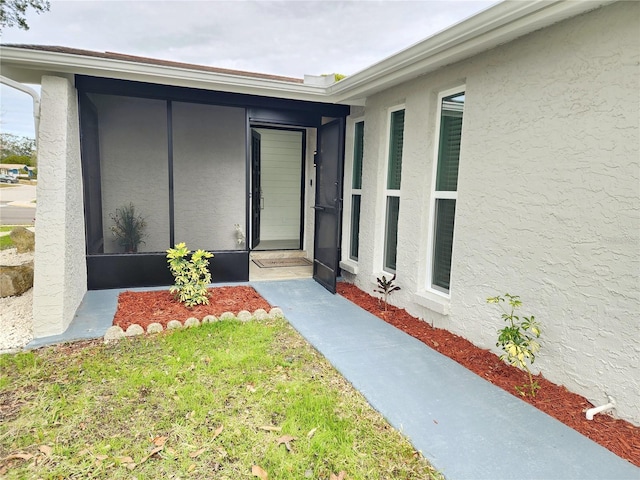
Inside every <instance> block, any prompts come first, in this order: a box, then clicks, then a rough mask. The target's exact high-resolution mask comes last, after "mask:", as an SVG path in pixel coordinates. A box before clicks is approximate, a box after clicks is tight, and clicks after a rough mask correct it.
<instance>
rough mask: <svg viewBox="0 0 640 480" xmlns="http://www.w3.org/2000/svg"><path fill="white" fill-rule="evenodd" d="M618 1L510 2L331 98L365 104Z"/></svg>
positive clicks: (353, 79)
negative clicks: (369, 98) (383, 93)
mask: <svg viewBox="0 0 640 480" xmlns="http://www.w3.org/2000/svg"><path fill="white" fill-rule="evenodd" d="M615 1H617V0H599V1H565V0H554V1H550V0H536V1H530V2H520V1H505V2H502V3H499V4H497V5H495V6H493V7H490V8H489V9H487V10H485V11H483V12H480V13H478V14H477V15H475V16H473V17H471V18H469V19H467V20H464V21H462V22H460V23H458V24H456V25H454V26H452V27H449V28H448V29H446V30H443V31H442V32H440V33H437V34H435V35H433V36H431V37H429V38H427V39H425V40H423V41H421V42H419V43H417V44H415V45H413V46H411V47H409V48H407V49H405V50H403V51H401V52H399V53H397V54H395V55H392V56H390V57H388V58H386V59H384V60H382V61H380V62H378V63H376V64H374V65H372V66H370V67H368V68H366V69H364V70H362V71H360V72H358V73H356V74H354V75H350V76H348V77H346V78H344V79H343V80H341V81H340V82H337V83H335V84H333V85H331V86H330V87H328V89H327V94H328V95H329V96H330V97H331V99H332V100H333V101H334V102H337V103H350V104H361V103H362V101H363V100H364V99H366V97H367V96H369V95H372V94H374V93H376V92H379V91H381V90H384V89H386V88H390V87H393V86H395V85H397V84H399V83H402V82H405V81H407V80H410V79H412V78H415V77H418V76H420V75H424V74H426V73H429V72H432V71H434V70H436V69H438V68H441V67H443V66H445V65H450V64H452V63H455V62H458V61H460V60H464V59H466V58H469V57H471V56H473V55H477V54H479V53H481V52H484V51H487V50H489V49H491V48H494V47H497V46H498V45H502V44H505V43H507V42H509V41H512V40H514V39H516V38H518V37H521V36H524V35H526V34H528V33H531V32H533V31H536V30H540V29H542V28H544V27H547V26H550V25H552V24H554V23H557V22H560V21H562V20H565V19H567V18H570V17H574V16H576V15H580V14H582V13H585V12H588V11H590V10H595V9H597V8H600V7H602V6H604V5H607V4H610V3H614V2H615Z"/></svg>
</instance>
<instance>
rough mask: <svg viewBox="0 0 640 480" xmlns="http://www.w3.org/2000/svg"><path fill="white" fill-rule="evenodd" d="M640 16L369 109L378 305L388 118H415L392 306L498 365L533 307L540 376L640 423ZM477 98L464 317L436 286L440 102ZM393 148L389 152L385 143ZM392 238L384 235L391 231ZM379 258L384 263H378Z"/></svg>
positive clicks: (382, 99)
mask: <svg viewBox="0 0 640 480" xmlns="http://www.w3.org/2000/svg"><path fill="white" fill-rule="evenodd" d="M639 23H640V3H636V2H620V3H615V4H613V5H610V6H607V7H603V8H601V9H599V10H596V11H593V12H590V13H587V14H584V15H581V16H578V17H575V18H572V19H569V20H566V21H563V22H560V23H558V24H556V25H553V26H551V27H549V28H546V29H543V30H540V31H537V32H534V33H532V34H530V35H527V36H525V37H522V38H519V39H517V40H515V41H513V42H510V43H508V44H506V45H502V46H500V47H497V48H495V49H493V50H491V51H489V52H486V53H484V54H482V55H478V56H476V57H474V58H472V59H469V60H466V61H463V62H459V63H456V64H454V65H450V66H448V67H445V68H442V69H440V70H438V71H436V72H434V73H432V74H429V75H426V76H423V77H420V78H417V79H415V80H412V81H410V82H407V83H405V84H402V85H400V86H398V87H395V88H393V89H389V90H387V91H384V92H381V93H380V94H377V95H375V96H373V97H369V98H367V107H366V114H365V123H366V129H365V150H364V173H363V192H362V220H361V229H360V252H361V253H360V257H361V258H360V261H359V262H358V264H359V270H358V275H357V276H355V278H353V281H354V282H355V283H356V285H358V286H359V287H360V288H362V289H364V290H366V291H368V292H372V290H373V288H374V283H373V277H374V275H375V274H376V273H377V272H376V271H375V269H374V265H376V262H379V261H380V259H379V258H375V256H376V255H378V256H379V254H380V246H379V245H377V244H376V242H378V239H377V238H376V236H375V234H374V230H375V227H374V224H375V222H379V221H380V219H381V218H382V217H381V215H380V211H379V208H380V206H381V205H379V200H380V198H381V192H380V188H381V184H380V183H379V182H380V181H381V180H380V179H381V176H383V175H384V170H383V169H384V165H385V162H386V152H384V146H383V145H384V142H385V139H386V136H388V132H387V131H386V129H387V124H386V109H387V108H388V107H390V106H393V105H394V104H396V103H398V101H399V99H403V102H404V104H405V106H406V121H405V138H404V151H403V173H402V186H401V188H402V199H401V206H400V219H399V232H398V261H397V272H398V284H399V285H400V286H401V287H402V290H401V291H399V292H396V293H394V294H393V295H392V296H391V297H390V300H391V302H392V303H394V304H396V305H398V306H401V307H404V308H406V309H407V310H408V311H409V312H410V313H412V314H413V315H416V316H418V317H420V318H423V319H425V320H427V321H429V322H430V323H433V324H434V325H435V326H438V327H443V328H447V329H448V330H450V331H452V332H454V333H456V334H459V335H462V336H464V337H465V338H467V339H469V340H470V341H472V342H473V343H474V344H476V345H478V346H480V347H482V348H490V349H492V350H494V351H496V352H497V350H496V347H495V342H496V338H497V329H498V328H500V327H501V326H502V320H501V319H500V312H499V310H497V309H496V307H495V306H492V305H487V304H486V298H487V297H489V296H493V295H496V294H500V293H505V292H509V293H511V294H516V295H520V296H521V298H522V300H523V302H524V306H523V308H522V313H523V314H525V315H526V314H534V315H535V316H536V318H537V319H538V320H539V321H540V322H541V323H542V325H543V329H544V330H543V336H542V338H541V340H542V350H541V352H540V353H539V355H538V357H537V359H536V362H535V364H534V367H535V368H536V369H537V370H538V371H540V372H542V373H543V375H544V376H545V377H546V378H548V379H549V380H551V381H553V382H555V383H558V384H562V385H565V386H566V387H567V388H568V389H569V390H571V391H574V392H576V393H578V394H580V395H583V396H585V397H586V398H587V399H588V400H589V401H590V402H592V403H593V404H602V403H606V396H605V393H606V394H609V395H611V396H612V397H614V398H615V400H616V403H617V408H616V411H615V414H616V415H618V416H619V417H620V418H623V419H625V420H628V421H631V422H633V423H635V424H640V403H639V402H638V392H639V391H640V323H639V322H638V314H639V313H640V276H639V275H638V272H639V271H640V254H639V253H638V252H640V151H639V146H640V124H639V119H640V111H639V105H638V101H637V99H638V91H639V87H640V75H639V63H638V56H637V55H638V53H637V52H638V50H639V48H640V38H639V37H638V34H637V25H638V24H639ZM462 84H465V85H466V99H467V101H466V105H465V114H464V115H465V116H464V125H463V137H462V150H461V159H460V173H459V183H458V201H457V206H456V226H455V238H454V260H453V265H452V287H451V300H450V312H449V315H441V314H439V313H436V312H435V311H434V310H432V309H429V308H426V307H425V306H424V305H425V303H424V302H422V303H421V302H416V299H415V294H416V293H417V292H419V291H420V290H421V289H424V286H425V278H426V272H425V269H426V256H427V250H426V248H427V247H426V242H427V238H428V231H429V228H430V226H431V222H432V219H431V218H430V212H429V200H430V198H429V197H430V191H431V190H430V186H431V180H432V178H431V177H432V175H433V161H434V158H433V157H434V141H435V122H436V118H435V116H436V107H437V95H438V93H439V92H441V91H443V90H446V89H449V88H453V87H456V86H457V85H462ZM380 142H382V143H383V145H381V144H380ZM378 228H379V227H378ZM376 252H377V253H376Z"/></svg>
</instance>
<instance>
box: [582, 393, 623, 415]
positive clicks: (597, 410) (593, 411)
mask: <svg viewBox="0 0 640 480" xmlns="http://www.w3.org/2000/svg"><path fill="white" fill-rule="evenodd" d="M607 398H608V399H609V403H605V404H604V405H600V406H599V407H593V408H590V409H589V410H587V412H586V417H587V420H593V416H594V415H596V414H598V413H600V412H604V411H605V410H611V409H612V408H614V407H615V406H616V402H615V401H614V400H613V398H611V397H610V396H609V395H607Z"/></svg>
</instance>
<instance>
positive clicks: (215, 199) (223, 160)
mask: <svg viewBox="0 0 640 480" xmlns="http://www.w3.org/2000/svg"><path fill="white" fill-rule="evenodd" d="M245 138H246V118H245V111H244V109H241V108H231V107H220V106H213V105H198V104H190V103H180V102H174V103H173V152H174V154H173V179H174V205H175V207H174V218H175V239H176V242H186V243H187V246H188V247H189V248H190V249H192V250H194V249H197V248H202V249H208V250H236V249H238V248H244V245H238V243H237V237H236V230H235V226H234V225H235V224H236V223H237V224H240V225H241V226H242V228H243V229H244V227H245V218H246V196H247V193H246V171H247V170H246V168H247V156H246V141H245Z"/></svg>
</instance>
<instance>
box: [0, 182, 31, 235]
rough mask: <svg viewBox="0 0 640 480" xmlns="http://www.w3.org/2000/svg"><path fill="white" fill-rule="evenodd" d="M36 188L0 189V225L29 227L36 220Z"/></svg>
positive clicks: (11, 187) (29, 186) (24, 186)
mask: <svg viewBox="0 0 640 480" xmlns="http://www.w3.org/2000/svg"><path fill="white" fill-rule="evenodd" d="M35 198H36V187H35V186H34V185H16V186H10V187H9V186H5V185H4V184H3V186H2V187H0V225H31V224H33V222H34V219H35V218H36V204H35V203H33V200H35Z"/></svg>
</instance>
